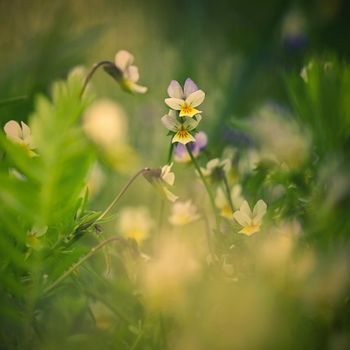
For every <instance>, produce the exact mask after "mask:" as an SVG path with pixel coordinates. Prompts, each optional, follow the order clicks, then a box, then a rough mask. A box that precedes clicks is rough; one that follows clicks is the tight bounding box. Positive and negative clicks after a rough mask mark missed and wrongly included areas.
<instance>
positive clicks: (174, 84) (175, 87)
mask: <svg viewBox="0 0 350 350" xmlns="http://www.w3.org/2000/svg"><path fill="white" fill-rule="evenodd" d="M168 95H169V96H170V97H174V98H179V99H183V97H184V93H183V90H182V87H181V85H180V84H179V82H178V81H177V80H172V81H171V82H170V84H169V86H168Z"/></svg>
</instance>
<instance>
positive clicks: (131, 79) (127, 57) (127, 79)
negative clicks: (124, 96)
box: [114, 50, 147, 94]
mask: <svg viewBox="0 0 350 350" xmlns="http://www.w3.org/2000/svg"><path fill="white" fill-rule="evenodd" d="M133 63H134V56H133V55H132V54H131V53H130V52H128V51H126V50H121V51H118V52H117V54H116V55H115V59H114V64H115V66H116V67H117V68H118V70H119V71H120V77H118V79H117V80H118V81H119V83H120V86H121V87H122V89H124V90H126V91H128V92H137V93H140V94H144V93H145V92H146V91H147V87H145V86H141V85H138V84H136V82H137V81H138V80H139V77H140V75H139V70H138V68H137V67H136V66H134V65H133Z"/></svg>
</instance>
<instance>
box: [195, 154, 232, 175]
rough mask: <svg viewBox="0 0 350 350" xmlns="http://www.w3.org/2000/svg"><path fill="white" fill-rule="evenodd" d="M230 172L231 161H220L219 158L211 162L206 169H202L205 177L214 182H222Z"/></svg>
mask: <svg viewBox="0 0 350 350" xmlns="http://www.w3.org/2000/svg"><path fill="white" fill-rule="evenodd" d="M230 170H231V161H230V159H224V160H220V159H218V158H214V159H212V160H210V161H209V162H208V163H207V166H206V167H205V168H201V171H202V174H203V176H208V177H210V178H211V180H212V181H219V180H222V179H223V177H224V176H226V174H227V173H228V172H229V171H230Z"/></svg>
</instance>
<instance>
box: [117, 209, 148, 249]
mask: <svg viewBox="0 0 350 350" xmlns="http://www.w3.org/2000/svg"><path fill="white" fill-rule="evenodd" d="M153 225H154V223H153V220H152V218H151V216H150V214H149V211H148V208H145V207H135V208H133V207H126V208H123V209H122V210H121V212H120V215H119V219H118V222H117V228H118V230H119V231H120V233H121V235H123V236H124V237H126V238H133V239H135V241H137V242H138V243H142V242H143V241H144V240H146V239H147V238H148V237H149V234H150V231H151V229H152V227H153Z"/></svg>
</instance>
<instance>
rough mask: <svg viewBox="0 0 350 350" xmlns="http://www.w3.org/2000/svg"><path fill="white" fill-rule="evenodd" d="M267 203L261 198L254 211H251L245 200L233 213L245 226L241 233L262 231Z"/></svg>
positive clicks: (250, 233)
mask: <svg viewBox="0 0 350 350" xmlns="http://www.w3.org/2000/svg"><path fill="white" fill-rule="evenodd" d="M266 209H267V205H266V203H265V202H264V201H263V200H262V199H260V200H258V202H257V203H256V204H255V206H254V209H253V211H251V209H250V207H249V204H248V202H247V201H244V202H243V203H242V204H241V206H240V208H239V210H237V211H235V212H234V213H233V217H234V218H235V220H236V221H237V222H238V223H239V224H240V225H241V226H243V229H242V230H240V231H239V233H243V234H245V235H247V236H250V235H252V234H253V233H256V232H259V231H260V226H261V223H262V218H263V217H264V215H265V214H266Z"/></svg>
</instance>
